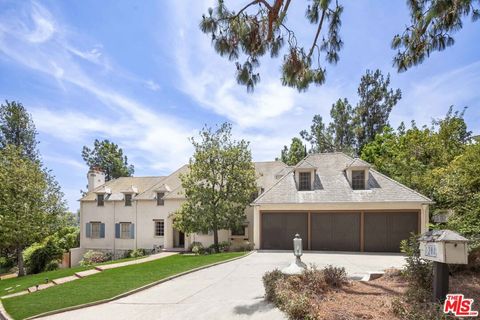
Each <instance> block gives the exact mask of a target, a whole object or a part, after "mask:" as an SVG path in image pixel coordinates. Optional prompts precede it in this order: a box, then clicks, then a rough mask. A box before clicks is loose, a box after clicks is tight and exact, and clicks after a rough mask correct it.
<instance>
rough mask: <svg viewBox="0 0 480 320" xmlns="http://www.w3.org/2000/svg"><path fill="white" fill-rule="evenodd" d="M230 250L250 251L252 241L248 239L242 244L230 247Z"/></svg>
mask: <svg viewBox="0 0 480 320" xmlns="http://www.w3.org/2000/svg"><path fill="white" fill-rule="evenodd" d="M230 250H231V251H235V252H245V251H252V250H253V243H252V242H249V241H245V242H244V243H242V244H238V245H235V246H234V247H230Z"/></svg>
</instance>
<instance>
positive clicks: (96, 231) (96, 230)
mask: <svg viewBox="0 0 480 320" xmlns="http://www.w3.org/2000/svg"><path fill="white" fill-rule="evenodd" d="M101 228H102V223H101V222H98V221H93V222H90V238H91V239H100V230H101Z"/></svg>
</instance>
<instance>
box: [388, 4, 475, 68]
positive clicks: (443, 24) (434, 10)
mask: <svg viewBox="0 0 480 320" xmlns="http://www.w3.org/2000/svg"><path fill="white" fill-rule="evenodd" d="M479 4H480V2H479V1H476V0H409V1H407V5H408V9H409V11H410V18H411V24H410V25H408V26H407V27H406V28H405V31H404V32H403V34H401V35H400V34H397V35H395V36H394V37H393V40H392V48H393V49H398V52H397V55H396V56H395V57H394V60H393V64H394V66H396V67H397V69H398V71H399V72H402V71H406V70H407V69H409V68H410V67H412V66H416V65H418V64H420V63H422V62H423V61H424V60H425V58H426V57H429V56H430V53H432V52H434V51H442V50H445V49H446V48H447V47H449V46H452V45H453V44H454V43H455V40H454V38H453V37H452V34H454V33H456V32H457V31H458V30H460V29H462V26H463V21H462V20H463V19H464V18H466V17H470V16H471V19H472V21H476V20H478V18H480V8H479Z"/></svg>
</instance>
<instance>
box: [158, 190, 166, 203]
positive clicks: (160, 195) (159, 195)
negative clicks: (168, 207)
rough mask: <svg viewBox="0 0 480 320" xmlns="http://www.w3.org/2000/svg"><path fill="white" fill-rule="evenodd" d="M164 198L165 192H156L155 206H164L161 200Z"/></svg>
mask: <svg viewBox="0 0 480 320" xmlns="http://www.w3.org/2000/svg"><path fill="white" fill-rule="evenodd" d="M164 196H165V192H157V206H163V205H165V200H163V197H164Z"/></svg>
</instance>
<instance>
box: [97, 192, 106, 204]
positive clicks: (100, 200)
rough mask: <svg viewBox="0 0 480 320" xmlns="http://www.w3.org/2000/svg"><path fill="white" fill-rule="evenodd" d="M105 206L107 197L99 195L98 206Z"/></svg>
mask: <svg viewBox="0 0 480 320" xmlns="http://www.w3.org/2000/svg"><path fill="white" fill-rule="evenodd" d="M104 204H105V197H104V195H103V194H97V206H99V207H103V205H104Z"/></svg>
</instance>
